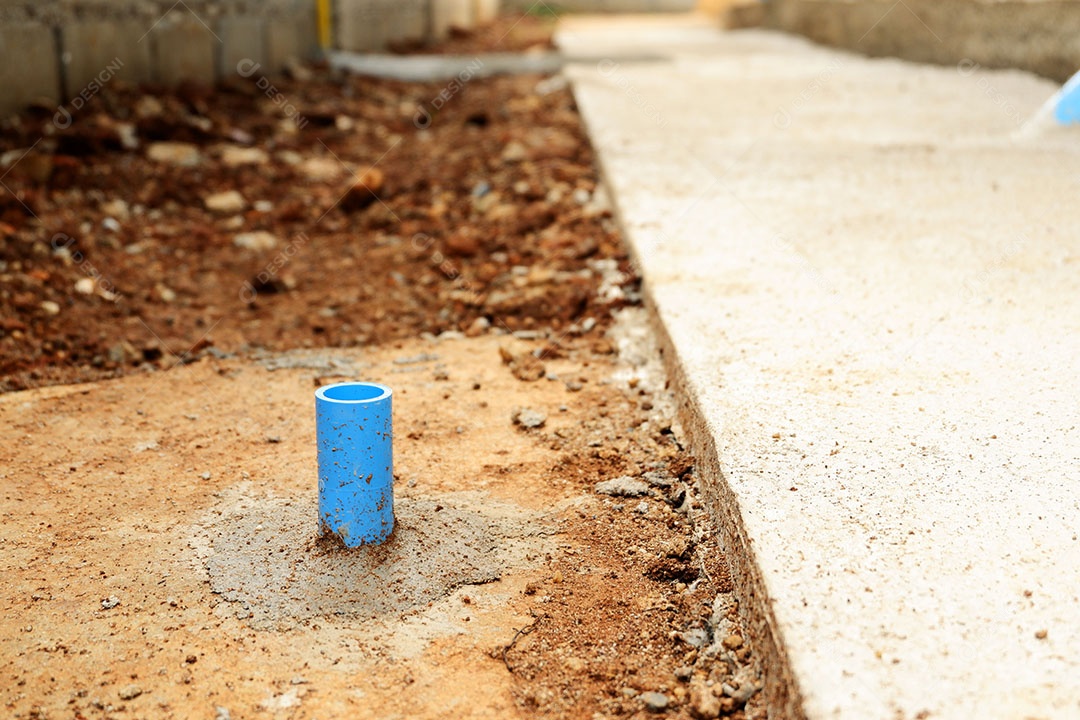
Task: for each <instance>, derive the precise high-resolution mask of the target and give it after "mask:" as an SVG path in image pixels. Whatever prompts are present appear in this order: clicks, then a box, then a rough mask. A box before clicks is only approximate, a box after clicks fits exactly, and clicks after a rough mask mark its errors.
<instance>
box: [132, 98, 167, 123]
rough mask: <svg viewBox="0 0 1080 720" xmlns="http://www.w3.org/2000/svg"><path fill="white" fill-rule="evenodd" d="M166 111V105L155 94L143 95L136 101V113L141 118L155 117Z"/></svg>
mask: <svg viewBox="0 0 1080 720" xmlns="http://www.w3.org/2000/svg"><path fill="white" fill-rule="evenodd" d="M163 112H165V106H164V105H162V104H161V101H160V100H158V99H157V98H156V97H154V96H153V95H143V96H142V97H140V98H139V99H138V100H136V101H135V115H136V116H137V117H140V118H144V119H145V118H155V117H158V116H160V115H161V114H162V113H163Z"/></svg>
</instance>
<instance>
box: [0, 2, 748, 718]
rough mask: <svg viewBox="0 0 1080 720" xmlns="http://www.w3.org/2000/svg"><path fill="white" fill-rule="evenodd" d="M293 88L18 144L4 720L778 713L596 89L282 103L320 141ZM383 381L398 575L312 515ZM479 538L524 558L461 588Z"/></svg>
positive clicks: (185, 104) (340, 93) (371, 87)
mask: <svg viewBox="0 0 1080 720" xmlns="http://www.w3.org/2000/svg"><path fill="white" fill-rule="evenodd" d="M527 21H528V22H529V23H532V22H533V19H532V18H529V19H527ZM537 22H539V21H537ZM505 24H506V23H505V21H504V25H505ZM531 27H532V26H531V25H527V26H526V29H527V30H528V29H529V28H531ZM529 32H531V30H529ZM500 33H501V34H502V37H496V36H497V35H500ZM505 37H508V36H507V34H506V33H505V32H503V30H501V29H498V30H496V31H493V32H491V33H488V32H487V31H482V32H480V33H478V34H477V35H476V36H475V37H473V38H471V39H470V38H468V37H465V36H459V37H455V38H452V39H451V41H449V43H450V44H449V45H448V47H450V48H451V49H455V48H456V50H457V51H460V52H469V51H477V50H481V49H484V50H487V49H499V48H498V45H499V44H500V43H501V42H502V41H503V38H505ZM514 42H516V43H518V45H521V44H523V43H527V45H530V46H531V45H533V44H535V43H533V38H532V36H529V35H527V39H526V40H521V39H520V38H519V39H518V40H515V41H514ZM454 43H457V44H456V45H454ZM519 49H520V48H519ZM303 75H304V73H303V71H298V76H303ZM266 82H267V83H268V82H270V81H266ZM262 84H265V83H261V82H260V80H259V78H258V77H257V76H253V77H251V78H245V79H238V80H237V81H236V82H234V83H231V84H229V85H227V86H226V87H222V88H219V89H218V90H217V91H216V92H213V93H211V92H209V91H204V90H199V89H193V88H192V89H181V90H179V91H171V92H154V91H152V90H151V91H149V92H143V91H137V90H135V89H132V88H124V87H121V86H119V85H118V84H117V85H110V86H109V87H107V88H106V89H105V91H103V92H102V93H101V94H100V95H98V96H97V97H96V98H95V100H94V102H92V103H91V104H90V105H89V106H88V107H85V108H83V109H82V110H81V111H80V113H79V114H77V115H76V116H75V117H74V121H73V123H72V125H71V126H70V127H67V128H63V129H60V128H56V127H55V126H51V125H50V123H51V118H52V116H53V111H54V110H55V109H40V110H37V111H30V112H28V113H26V114H25V115H23V116H21V117H19V118H17V119H15V120H13V121H11V122H9V123H8V124H7V125H5V126H4V128H3V132H2V133H0V155H4V154H5V153H8V154H7V155H6V163H4V162H2V161H0V164H4V167H3V168H2V169H0V173H4V175H3V178H2V182H3V183H4V188H0V237H2V238H3V239H2V240H0V384H2V389H3V390H7V391H8V392H7V394H6V395H2V396H0V435H2V436H3V437H5V438H7V439H8V441H7V442H4V443H2V444H0V491H2V493H0V518H2V519H3V525H2V528H3V529H2V530H0V547H2V548H3V552H2V553H0V558H2V559H0V572H2V573H3V575H4V577H5V583H4V587H3V590H2V591H0V607H2V609H3V612H2V615H0V708H3V713H4V714H5V715H6V716H10V717H16V718H54V717H70V718H91V717H115V718H129V717H130V718H136V717H163V718H208V717H210V718H213V717H216V718H219V719H220V718H248V717H258V718H263V717H267V718H315V717H380V718H385V717H446V716H448V715H452V716H455V717H491V718H505V717H523V718H524V717H552V718H562V717H566V718H592V717H644V716H661V717H663V716H667V717H679V718H687V717H717V716H723V717H734V718H741V717H761V716H763V708H762V707H760V706H759V704H758V700H759V696H757V695H754V696H751V697H750V700H749V704H747V705H745V706H744V700H745V697H746V695H748V694H750V693H749V692H748V691H749V690H752V688H753V687H756V686H757V684H758V683H759V682H760V680H761V678H760V676H759V675H758V671H757V668H756V664H755V658H754V654H753V638H750V637H747V636H746V633H745V632H743V631H742V630H741V628H740V626H739V623H738V620H737V617H736V610H737V602H736V600H735V599H734V597H733V596H732V594H731V583H730V578H729V577H728V573H727V563H726V561H725V560H724V558H723V556H722V554H721V553H720V551H719V549H718V548H716V547H715V544H714V542H713V540H712V538H713V537H714V536H715V532H714V531H713V528H712V526H711V523H710V520H709V518H708V516H707V513H706V512H705V511H704V509H703V508H702V506H701V504H700V502H699V501H698V499H697V494H696V489H695V488H696V485H697V478H695V476H694V472H693V466H692V461H691V459H690V458H689V457H688V456H687V455H686V454H685V453H684V451H683V450H682V448H681V446H680V444H679V437H680V432H679V429H678V426H677V423H676V422H675V420H674V418H673V415H672V413H673V411H672V408H673V401H672V398H671V397H670V394H669V393H668V392H667V390H666V387H665V385H666V384H665V381H664V377H663V373H662V369H660V368H661V365H660V363H659V359H658V358H657V357H656V355H655V349H653V348H650V347H646V346H647V345H648V343H647V342H646V343H645V346H642V345H641V340H640V337H641V324H642V322H643V320H642V318H643V313H642V311H641V310H640V309H639V308H633V307H629V308H627V306H634V305H637V304H638V302H639V300H638V295H637V279H636V278H635V277H634V276H633V274H632V273H631V272H630V269H629V267H628V264H627V261H626V257H625V253H624V251H623V248H622V246H621V244H620V240H619V236H618V233H617V230H616V227H615V225H614V223H613V221H612V219H611V217H610V211H609V210H608V209H607V206H606V202H605V200H604V197H603V193H602V190H600V189H599V183H598V178H597V174H596V170H595V168H594V166H593V164H592V154H591V151H590V149H589V146H588V143H587V141H586V138H585V136H584V133H583V131H582V129H581V126H580V122H579V120H578V117H577V114H576V112H575V109H574V104H573V100H572V98H571V96H570V95H569V93H568V91H567V90H566V89H565V87H562V86H561V85H560V83H559V82H558V81H557V80H551V79H548V78H541V77H513V78H497V79H491V80H475V81H472V82H469V83H467V84H466V85H465V86H464V87H463V88H460V89H458V90H456V91H455V92H454V94H453V95H452V96H451V97H450V99H449V100H447V101H446V102H444V103H441V105H440V109H439V111H438V112H437V113H435V114H434V115H433V121H432V122H431V123H430V125H429V126H426V127H424V128H420V127H417V125H416V124H414V122H413V118H414V116H415V113H416V110H417V108H418V107H425V108H430V107H432V104H431V101H432V99H433V98H436V97H439V95H440V93H443V92H444V91H445V90H446V86H442V85H417V84H405V83H396V82H387V81H376V80H370V79H359V78H348V77H334V76H331V75H329V74H326V73H325V72H322V71H315V75H314V77H312V78H307V77H302V78H301V79H293V80H290V79H283V80H282V79H274V80H273V84H274V86H275V88H276V89H277V90H278V91H280V93H281V94H282V96H283V97H285V98H287V100H288V103H289V104H290V105H291V106H293V107H294V108H295V109H296V113H297V114H296V115H295V116H294V117H289V116H287V115H286V114H285V111H284V109H283V107H282V106H281V105H279V104H277V103H275V102H274V100H273V99H272V98H269V97H267V96H266V94H265V92H264V88H262V87H260V85H262ZM301 121H302V122H301ZM50 127H51V129H50ZM133 138H134V140H135V141H136V142H133V141H132V139H133ZM160 142H169V143H177V142H179V143H185V144H186V145H181V146H176V145H167V146H161V145H155V144H156V143H160ZM155 147H156V149H152V148H155ZM27 148H30V150H29V152H24V151H26V149H27ZM260 151H261V152H260ZM373 171H377V172H373ZM358 183H362V184H361V187H359V188H355V187H354V186H355V185H357V184H358ZM5 188H6V189H5ZM230 190H234V191H236V192H238V193H239V194H240V195H241V200H240V202H242V204H243V207H242V208H237V209H235V210H225V211H222V210H214V209H211V208H208V207H207V198H208V197H210V196H212V195H214V194H215V193H220V192H224V191H230ZM231 201H233V202H236V199H235V198H232V199H231ZM211 204H213V203H211ZM227 204H228V203H226V205H227ZM260 232H261V233H266V234H267V235H251V234H252V233H260ZM238 236H241V237H239V238H238ZM241 238H242V239H241ZM69 240H70V242H69ZM86 281H89V283H88V282H86ZM623 308H627V309H626V310H625V312H627V313H628V314H627V315H625V316H623V319H622V320H620V321H618V322H617V321H616V319H615V315H616V313H618V312H619V311H620V309H623ZM627 325H630V326H634V327H637V328H638V332H637V337H638V340H637V341H634V340H633V339H632V337H631V336H633V333H632V332H630V333H629V334H628V331H627V330H626V326H627ZM511 333H513V334H511ZM305 348H306V349H305ZM357 378H363V379H373V380H379V381H382V382H386V383H388V384H390V385H391V386H392V387H394V390H395V477H396V491H395V492H396V495H397V497H398V501H399V507H400V509H401V513H400V515H399V521H400V522H399V528H398V530H397V531H396V533H395V538H394V540H392V541H391V543H392V544H391V545H390V546H388V548H387V549H386V550H385V551H384V550H376V551H372V552H373V553H374V554H372V552H369V554H368V555H363V554H356V553H352V554H350V551H346V550H344V549H341V548H334V547H330V546H327V545H326V544H325V543H320V542H318V541H317V538H316V537H315V522H314V519H315V514H314V512H313V503H314V489H315V468H314V463H315V453H314V442H313V435H314V429H313V422H312V420H313V411H312V410H313V409H312V397H311V396H312V391H313V390H314V388H315V387H316V386H318V385H320V384H324V383H327V382H332V381H336V380H344V379H357ZM87 381H91V382H87ZM69 383H84V384H75V385H72V384H69ZM50 386H52V387H50ZM27 388H36V389H29V390H27ZM12 391H21V392H12ZM522 408H526V409H528V410H531V411H533V412H534V413H540V414H542V415H543V416H544V417H545V420H544V422H543V423H542V424H540V425H539V426H537V427H525V426H524V425H523V424H522V423H521V422H520V418H521V417H522V415H521V414H520V413H519V411H520V410H521V409H522ZM515 417H517V418H518V419H519V420H517V421H515ZM623 476H626V477H628V478H630V479H632V480H635V481H637V482H639V483H640V482H643V481H644V482H645V485H646V486H647V489H646V490H644V494H642V495H641V496H638V497H612V496H608V495H603V494H598V493H597V492H596V484H597V483H599V482H603V481H609V480H613V479H616V478H620V477H623ZM308 518H310V523H308ZM461 523H464V525H461ZM454 527H459V528H462V527H463V528H467V530H468V532H467V533H466V534H465V536H467V537H469V538H476V539H477V542H475V543H471V545H474V546H475V545H479V546H481V547H487V548H491V552H490V553H485V554H484V555H483V557H481V556H472V555H469V556H468V557H465V558H464V562H463V563H459V564H458V565H453V564H452V563H449V562H448V561H447V558H448V557H450V556H452V555H453V552H452V551H456V550H455V549H457V550H460V549H461V546H460V545H455V544H454V543H453V542H452V540H453V538H454V537H455V534H454V533H453V532H452V530H449V529H448V528H454ZM393 543H397V544H396V545H394V544H393ZM421 546H423V547H427V548H428V551H429V553H430V554H429V556H427V557H425V556H423V554H422V553H421V554H420V555H419V563H417V564H415V565H409V564H408V563H409V562H416V561H415V560H409V559H408V557H406V556H417V552H416V551H415V550H416V548H417V547H421ZM382 552H385V553H386V556H385V557H390V558H394V570H395V572H396V573H397V574H396V575H394V576H393V577H394V578H396V580H397V581H398V582H400V583H404V584H405V585H407V586H408V587H409V592H405V593H401V592H399V593H397V594H391V595H388V594H387V592H386V591H385V588H382V586H381V585H380V584H379V583H372V582H370V576H371V574H372V572H376V571H377V570H373V568H376V569H377V568H378V567H379V566H378V563H377V562H375V561H376V560H378V559H379V558H380V557H382V556H380V555H379V554H378V553H382ZM462 552H464V551H462ZM470 552H471V551H470ZM394 553H398V554H397V555H395V554H394ZM466 554H467V553H466ZM384 559H385V558H384ZM372 563H375V564H372ZM245 568H250V572H244V569H245ZM350 577H355V578H356V580H355V581H350ZM365 578H366V579H365ZM328 579H329V580H328Z"/></svg>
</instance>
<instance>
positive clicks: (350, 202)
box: [341, 168, 383, 212]
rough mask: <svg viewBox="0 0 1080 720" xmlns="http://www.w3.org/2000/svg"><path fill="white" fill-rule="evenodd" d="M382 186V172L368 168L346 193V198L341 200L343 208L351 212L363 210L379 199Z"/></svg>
mask: <svg viewBox="0 0 1080 720" xmlns="http://www.w3.org/2000/svg"><path fill="white" fill-rule="evenodd" d="M382 186H383V174H382V170H379V169H378V168H368V169H367V170H365V171H364V172H363V173H361V175H360V177H359V178H357V180H356V182H355V183H354V184H353V186H352V187H351V188H349V191H348V192H347V193H345V197H343V198H342V199H341V207H342V208H343V209H344V210H347V211H350V212H356V211H358V210H363V209H364V208H366V207H368V206H369V205H371V204H372V203H373V202H375V201H376V200H377V199H378V197H379V191H380V190H382Z"/></svg>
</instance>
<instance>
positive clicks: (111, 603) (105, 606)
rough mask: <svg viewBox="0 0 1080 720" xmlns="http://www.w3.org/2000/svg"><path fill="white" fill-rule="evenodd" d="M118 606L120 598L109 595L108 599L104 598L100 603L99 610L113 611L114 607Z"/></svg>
mask: <svg viewBox="0 0 1080 720" xmlns="http://www.w3.org/2000/svg"><path fill="white" fill-rule="evenodd" d="M119 604H120V598H118V597H116V596H115V595H110V596H109V597H107V598H105V599H104V600H102V601H101V609H102V610H111V609H113V608H114V607H116V606H117V605H119Z"/></svg>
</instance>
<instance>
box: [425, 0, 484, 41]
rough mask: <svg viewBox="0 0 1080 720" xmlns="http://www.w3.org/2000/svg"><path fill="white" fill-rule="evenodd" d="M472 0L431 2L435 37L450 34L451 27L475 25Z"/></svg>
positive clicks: (432, 30) (433, 35)
mask: <svg viewBox="0 0 1080 720" xmlns="http://www.w3.org/2000/svg"><path fill="white" fill-rule="evenodd" d="M473 10H474V8H473V3H472V0H440V2H433V3H432V4H431V35H432V37H433V38H435V39H440V38H444V37H446V36H447V35H449V34H450V29H451V28H470V27H472V26H473Z"/></svg>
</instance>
